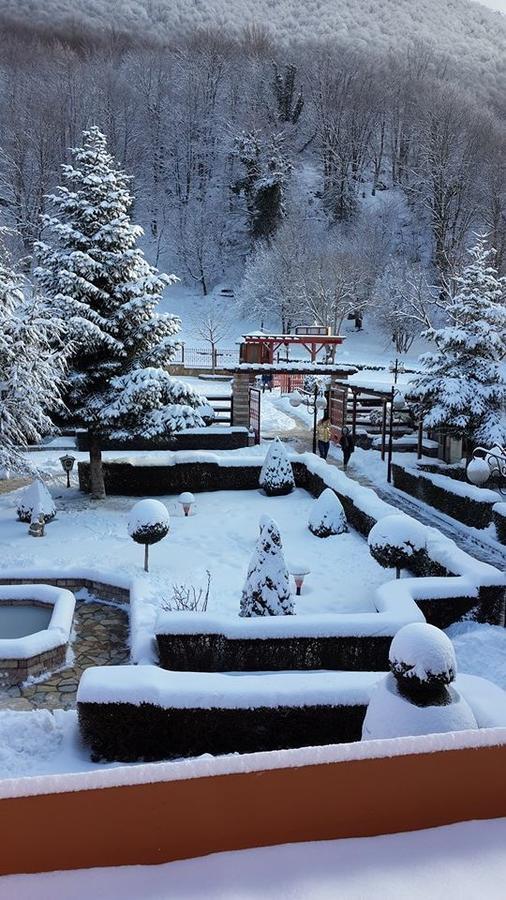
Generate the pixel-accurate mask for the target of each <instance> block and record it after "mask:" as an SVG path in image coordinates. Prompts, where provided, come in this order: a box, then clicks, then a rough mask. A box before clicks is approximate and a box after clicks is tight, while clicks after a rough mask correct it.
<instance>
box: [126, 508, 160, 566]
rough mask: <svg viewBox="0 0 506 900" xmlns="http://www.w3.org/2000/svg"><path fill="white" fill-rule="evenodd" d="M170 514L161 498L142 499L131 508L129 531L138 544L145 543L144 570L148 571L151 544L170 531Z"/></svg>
mask: <svg viewBox="0 0 506 900" xmlns="http://www.w3.org/2000/svg"><path fill="white" fill-rule="evenodd" d="M169 527H170V516H169V513H168V510H167V507H166V506H164V504H163V503H160V501H159V500H140V501H139V502H138V503H136V504H135V506H133V507H132V509H131V510H130V517H129V519H128V533H129V535H130V537H131V538H132V540H134V541H135V542H136V544H144V570H145V571H146V572H147V571H148V554H149V549H148V548H149V545H150V544H157V543H158V541H161V540H162V538H164V537H165V536H166V535H167V534H168V531H169Z"/></svg>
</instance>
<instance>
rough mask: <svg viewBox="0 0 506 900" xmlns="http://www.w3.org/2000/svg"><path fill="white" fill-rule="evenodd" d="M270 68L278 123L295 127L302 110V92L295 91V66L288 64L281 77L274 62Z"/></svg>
mask: <svg viewBox="0 0 506 900" xmlns="http://www.w3.org/2000/svg"><path fill="white" fill-rule="evenodd" d="M272 68H273V70H274V77H273V80H272V89H273V92H274V96H275V98H276V105H277V116H278V119H279V121H280V122H284V123H286V124H291V125H296V124H297V122H298V121H299V118H300V114H301V112H302V110H303V108H304V96H303V94H302V91H301V90H299V91H296V88H295V76H296V75H297V66H294V65H293V64H291V63H288V64H287V65H286V66H285V71H284V74H283V75H282V74H281V72H280V71H279V68H278V66H277V63H276V62H273V63H272Z"/></svg>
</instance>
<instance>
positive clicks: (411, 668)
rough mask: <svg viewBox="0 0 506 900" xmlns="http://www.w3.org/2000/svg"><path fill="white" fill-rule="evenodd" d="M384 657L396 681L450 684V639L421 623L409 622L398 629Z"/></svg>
mask: <svg viewBox="0 0 506 900" xmlns="http://www.w3.org/2000/svg"><path fill="white" fill-rule="evenodd" d="M388 659H389V662H390V669H391V671H392V673H393V674H394V675H395V677H396V678H397V679H398V680H400V681H402V682H409V683H410V684H411V685H413V686H415V685H416V686H419V687H422V688H423V687H428V688H432V687H436V686H437V685H441V684H451V682H452V681H454V680H455V675H456V674H457V660H456V658H455V651H454V649H453V644H452V642H451V640H450V638H449V637H447V635H446V634H445V633H444V631H441V630H440V629H439V628H436V627H435V626H434V625H428V624H426V623H425V622H412V623H411V624H410V625H405V626H404V627H403V628H401V629H400V630H399V631H398V632H397V634H396V635H395V637H394V639H393V641H392V643H391V644H390V652H389V654H388Z"/></svg>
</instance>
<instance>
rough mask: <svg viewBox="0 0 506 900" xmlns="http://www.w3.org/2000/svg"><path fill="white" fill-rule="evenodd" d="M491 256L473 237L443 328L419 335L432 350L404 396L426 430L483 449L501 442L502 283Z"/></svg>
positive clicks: (505, 382) (505, 392)
mask: <svg viewBox="0 0 506 900" xmlns="http://www.w3.org/2000/svg"><path fill="white" fill-rule="evenodd" d="M491 252H492V251H491V250H490V249H489V248H488V247H487V240H486V236H484V235H479V236H478V239H477V242H476V244H475V246H474V247H472V248H471V249H470V250H469V255H470V257H471V261H470V262H469V263H468V265H467V266H465V268H464V270H463V272H462V274H461V275H456V276H454V277H453V279H452V282H453V287H454V293H453V296H451V298H450V300H449V303H448V309H447V313H448V321H447V323H446V324H445V325H443V326H442V327H441V328H430V329H428V330H427V331H426V332H425V333H424V336H425V337H426V338H427V339H428V340H430V341H432V342H433V343H434V344H435V348H436V349H435V350H434V351H433V352H429V353H425V354H424V355H423V356H422V357H421V360H420V361H421V363H422V365H423V370H424V371H423V374H422V375H420V376H419V377H418V378H416V379H414V380H413V381H412V382H411V383H410V390H409V397H408V399H409V400H410V403H412V404H413V406H414V412H415V414H416V415H418V416H423V418H424V423H425V425H426V426H427V427H430V428H436V429H437V428H442V429H447V430H448V431H451V432H452V433H453V434H455V435H457V436H466V437H467V438H469V439H470V440H471V441H473V442H474V443H482V444H485V445H486V446H488V447H491V446H493V445H494V444H503V443H504V442H505V440H506V419H505V416H504V405H505V403H506V377H505V375H504V370H502V369H501V366H500V362H501V361H502V360H504V358H505V356H506V279H504V278H500V277H499V276H498V273H497V270H496V269H495V268H494V267H493V266H491V265H490V264H489V256H490V254H491Z"/></svg>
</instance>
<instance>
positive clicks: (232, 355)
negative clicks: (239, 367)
mask: <svg viewBox="0 0 506 900" xmlns="http://www.w3.org/2000/svg"><path fill="white" fill-rule="evenodd" d="M172 362H173V363H175V365H180V366H187V367H188V368H189V369H193V368H203V369H219V368H220V366H223V365H227V366H233V365H235V364H236V363H238V362H239V350H238V348H237V347H231V348H229V349H221V348H219V349H216V350H214V351H213V350H207V349H206V348H205V347H187V346H186V344H181V346H180V347H179V349H178V351H177V353H176V355H175V356H174V359H173V360H172Z"/></svg>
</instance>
